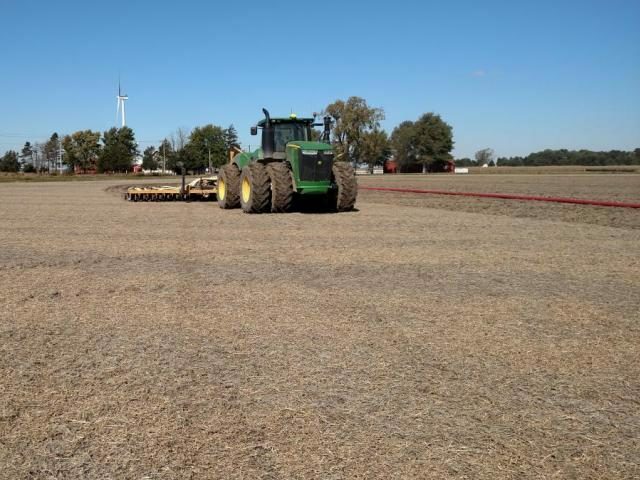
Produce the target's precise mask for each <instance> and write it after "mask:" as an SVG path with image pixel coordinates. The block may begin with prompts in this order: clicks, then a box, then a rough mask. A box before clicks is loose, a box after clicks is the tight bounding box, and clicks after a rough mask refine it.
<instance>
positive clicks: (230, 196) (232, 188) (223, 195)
mask: <svg viewBox="0 0 640 480" xmlns="http://www.w3.org/2000/svg"><path fill="white" fill-rule="evenodd" d="M216 196H217V199H218V206H219V207H220V208H224V209H229V208H238V207H239V206H240V170H238V166H237V165H236V164H234V163H229V164H227V165H225V166H224V167H222V168H221V169H220V171H219V172H218V193H217V195H216Z"/></svg>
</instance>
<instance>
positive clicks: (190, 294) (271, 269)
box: [0, 177, 640, 479]
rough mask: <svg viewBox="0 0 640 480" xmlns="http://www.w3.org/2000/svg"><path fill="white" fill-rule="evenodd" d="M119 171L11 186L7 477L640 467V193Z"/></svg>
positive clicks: (6, 232) (1, 355)
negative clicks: (332, 191) (589, 196)
mask: <svg viewBox="0 0 640 480" xmlns="http://www.w3.org/2000/svg"><path fill="white" fill-rule="evenodd" d="M416 178H417V177H416ZM373 181H374V179H365V180H363V183H369V184H372V183H373ZM375 181H376V182H380V181H383V182H387V183H385V185H389V186H397V185H398V182H401V180H399V179H393V180H386V179H385V180H382V179H375ZM438 181H439V182H441V181H444V180H438ZM447 181H449V182H452V181H453V180H447ZM473 181H474V182H475V181H476V180H473ZM485 181H486V180H485ZM491 181H493V180H491ZM616 181H617V180H616ZM422 182H423V183H421V185H422V186H424V181H422ZM401 183H402V182H401ZM403 184H405V185H407V186H415V185H412V184H411V182H409V181H407V180H405V181H404V183H403ZM107 185H108V184H105V183H102V182H100V183H82V182H78V183H75V182H74V183H73V184H42V185H21V184H10V185H3V186H1V187H0V219H1V222H2V229H1V230H0V247H1V248H0V272H1V277H0V317H1V321H0V466H1V468H0V478H144V477H148V478H329V479H331V478H335V479H341V478H430V477H432V478H547V477H549V478H551V477H554V476H556V477H562V478H633V477H634V476H638V475H639V474H640V468H639V463H640V454H639V453H638V452H640V442H639V440H638V438H639V437H640V405H639V403H638V398H640V395H639V394H640V383H639V381H638V378H639V374H640V368H639V355H638V347H637V345H638V344H640V329H639V327H638V309H639V306H640V301H639V300H638V283H639V280H638V260H637V258H638V257H637V248H638V244H639V243H638V241H639V240H640V233H639V229H638V223H637V222H638V220H637V216H638V215H639V213H638V212H637V211H632V212H626V213H625V214H624V215H623V217H624V221H620V220H611V219H609V218H608V217H607V215H614V213H613V211H611V213H604V214H602V215H604V217H601V218H605V220H602V219H601V218H600V217H599V218H600V219H599V220H598V221H595V222H594V221H592V217H591V216H590V215H591V213H589V212H587V213H578V214H574V215H569V214H567V215H568V216H565V217H562V218H560V219H558V218H557V216H556V215H555V214H554V210H553V209H548V208H549V206H546V205H538V204H535V206H534V205H531V206H529V207H528V208H531V209H534V208H540V209H541V210H539V211H537V212H536V213H531V214H530V215H521V214H520V213H517V212H516V213H514V210H512V208H513V207H511V206H509V205H508V203H509V202H502V201H495V202H499V203H500V204H502V205H506V206H503V207H497V206H495V205H496V204H494V207H493V208H494V210H491V211H490V212H482V211H477V212H476V211H469V210H473V209H475V208H476V206H475V204H474V200H473V199H465V200H466V202H467V203H466V204H462V203H460V204H458V205H455V204H443V203H441V202H444V201H445V200H442V199H440V198H432V199H433V200H434V201H435V203H430V202H431V200H427V199H420V200H419V201H418V200H416V201H409V202H407V201H406V200H405V199H406V198H407V196H403V195H395V194H379V193H374V192H361V194H360V199H359V201H358V205H357V207H358V211H357V212H353V213H345V214H301V213H294V214H289V215H260V216H249V215H245V214H242V213H241V212H239V211H221V210H219V209H218V208H217V206H215V205H214V204H213V203H191V204H186V203H137V204H134V203H127V202H124V201H123V200H122V199H121V198H120V197H119V196H117V195H115V194H114V192H112V191H110V192H107V191H105V187H106V186H107ZM479 185H480V183H478V184H475V185H474V187H479ZM450 186H451V185H450ZM463 186H464V185H463ZM454 187H455V185H454ZM464 187H465V188H467V186H464ZM430 188H435V187H434V186H433V185H430ZM491 188H492V187H491ZM567 188H570V187H567ZM574 188H575V187H574ZM612 188H617V187H616V186H615V185H614V186H613V187H612ZM531 189H532V190H536V188H535V185H534V186H532V187H531ZM116 190H117V189H116ZM575 190H579V189H575ZM591 190H592V191H593V188H592V189H591ZM527 193H529V192H527ZM536 193H545V192H540V191H538V192H536ZM569 193H571V192H569ZM575 193H576V194H580V193H581V192H580V191H576V192H575ZM620 195H628V196H629V197H631V196H633V195H634V193H633V192H632V191H630V192H628V193H627V194H620ZM616 199H617V198H616ZM449 200H450V199H449V198H447V199H446V201H449ZM563 207H564V206H563ZM499 208H502V210H501V211H498V210H497V209H499ZM571 208H574V209H577V210H580V209H585V208H588V207H571ZM545 209H547V210H545ZM581 211H583V210H581ZM574 212H575V210H574ZM487 213H489V214H487ZM594 223H595V224H594ZM598 223H599V224H598ZM614 227H615V228H614Z"/></svg>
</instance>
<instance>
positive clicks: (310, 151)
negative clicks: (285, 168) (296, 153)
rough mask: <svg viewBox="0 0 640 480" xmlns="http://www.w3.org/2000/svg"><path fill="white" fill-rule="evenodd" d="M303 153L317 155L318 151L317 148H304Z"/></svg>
mask: <svg viewBox="0 0 640 480" xmlns="http://www.w3.org/2000/svg"><path fill="white" fill-rule="evenodd" d="M302 154H303V155H317V154H318V151H317V150H302Z"/></svg>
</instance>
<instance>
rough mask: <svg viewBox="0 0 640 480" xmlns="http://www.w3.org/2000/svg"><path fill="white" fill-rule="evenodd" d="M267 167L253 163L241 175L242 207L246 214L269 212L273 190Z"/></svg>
mask: <svg viewBox="0 0 640 480" xmlns="http://www.w3.org/2000/svg"><path fill="white" fill-rule="evenodd" d="M269 187H270V182H269V175H268V174H267V169H266V167H265V166H264V165H263V164H261V163H258V162H253V163H250V164H249V165H247V166H246V167H244V168H243V169H242V174H241V175H240V206H241V207H242V210H243V211H244V212H245V213H262V212H266V211H268V210H269V205H270V200H271V199H270V193H271V189H270V188H269Z"/></svg>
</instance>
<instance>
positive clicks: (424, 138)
mask: <svg viewBox="0 0 640 480" xmlns="http://www.w3.org/2000/svg"><path fill="white" fill-rule="evenodd" d="M391 139H392V144H393V148H394V150H395V154H396V159H397V161H398V165H399V167H400V171H408V170H411V169H413V167H414V166H416V165H421V166H422V173H427V171H441V170H443V169H444V166H445V164H446V163H447V162H448V161H450V160H451V159H452V157H451V150H453V131H452V129H451V126H450V125H448V124H447V123H446V122H444V121H443V120H442V118H440V115H436V114H434V113H425V114H424V115H422V116H421V117H420V118H419V119H418V120H417V121H415V122H410V121H406V122H402V123H401V124H400V125H398V126H397V127H396V128H395V129H394V130H393V132H392V134H391Z"/></svg>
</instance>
